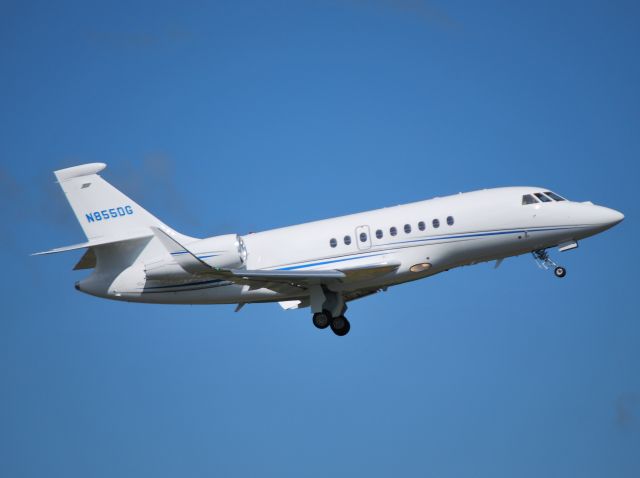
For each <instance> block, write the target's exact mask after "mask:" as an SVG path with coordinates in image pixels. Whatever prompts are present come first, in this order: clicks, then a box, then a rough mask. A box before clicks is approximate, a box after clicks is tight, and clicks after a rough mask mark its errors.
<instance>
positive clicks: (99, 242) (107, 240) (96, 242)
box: [31, 230, 152, 256]
mask: <svg viewBox="0 0 640 478" xmlns="http://www.w3.org/2000/svg"><path fill="white" fill-rule="evenodd" d="M146 237H152V234H151V231H149V230H147V231H143V232H140V233H138V234H129V235H127V236H126V237H103V238H99V239H92V240H90V241H88V242H81V243H80V244H74V245H72V246H65V247H58V248H56V249H50V250H48V251H43V252H34V253H33V254H31V255H32V256H43V255H46V254H57V253H58V252H68V251H75V250H78V249H84V248H85V247H95V246H105V245H107V244H117V243H119V242H127V241H134V240H137V239H144V238H146Z"/></svg>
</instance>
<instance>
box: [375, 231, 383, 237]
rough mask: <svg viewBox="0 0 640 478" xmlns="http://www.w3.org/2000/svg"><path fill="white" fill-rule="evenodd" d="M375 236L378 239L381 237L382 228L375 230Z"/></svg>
mask: <svg viewBox="0 0 640 478" xmlns="http://www.w3.org/2000/svg"><path fill="white" fill-rule="evenodd" d="M376 237H377V238H378V239H382V229H378V230H377V231H376Z"/></svg>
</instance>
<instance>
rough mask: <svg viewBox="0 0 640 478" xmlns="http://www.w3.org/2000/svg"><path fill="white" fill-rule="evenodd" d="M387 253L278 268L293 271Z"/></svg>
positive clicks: (381, 254)
mask: <svg viewBox="0 0 640 478" xmlns="http://www.w3.org/2000/svg"><path fill="white" fill-rule="evenodd" d="M385 254H386V252H381V253H380V254H369V255H368V256H364V255H359V256H356V257H350V258H347V259H333V260H331V261H323V262H314V263H313V264H305V265H302V266H289V267H281V268H280V269H276V270H278V271H292V270H295V269H304V268H305V267H312V266H322V265H324V264H333V263H335V262H344V261H353V260H355V259H366V258H367V257H376V256H384V255H385Z"/></svg>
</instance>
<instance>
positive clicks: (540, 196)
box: [522, 191, 566, 206]
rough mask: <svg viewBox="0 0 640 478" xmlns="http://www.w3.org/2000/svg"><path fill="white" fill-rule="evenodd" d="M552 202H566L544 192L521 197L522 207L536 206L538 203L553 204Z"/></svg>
mask: <svg viewBox="0 0 640 478" xmlns="http://www.w3.org/2000/svg"><path fill="white" fill-rule="evenodd" d="M553 201H566V199H565V198H563V197H562V196H559V195H557V194H556V193H554V192H551V191H545V192H544V193H541V192H540V193H533V194H525V195H524V196H522V205H523V206H526V205H528V204H537V203H539V202H553Z"/></svg>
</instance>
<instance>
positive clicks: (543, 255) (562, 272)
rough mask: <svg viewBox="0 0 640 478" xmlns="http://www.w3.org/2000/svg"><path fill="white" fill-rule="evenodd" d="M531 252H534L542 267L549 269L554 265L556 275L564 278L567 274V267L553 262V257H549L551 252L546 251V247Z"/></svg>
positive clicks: (539, 265)
mask: <svg viewBox="0 0 640 478" xmlns="http://www.w3.org/2000/svg"><path fill="white" fill-rule="evenodd" d="M531 254H533V257H534V259H535V260H536V262H537V264H538V267H540V269H545V270H547V269H550V268H551V267H554V269H553V273H554V275H555V276H556V277H558V278H562V277H564V276H566V275H567V269H565V268H564V267H562V266H559V265H558V264H556V263H555V262H553V260H552V259H551V257H549V253H548V252H547V251H546V249H538V250H536V251H533V252H532V253H531Z"/></svg>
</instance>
